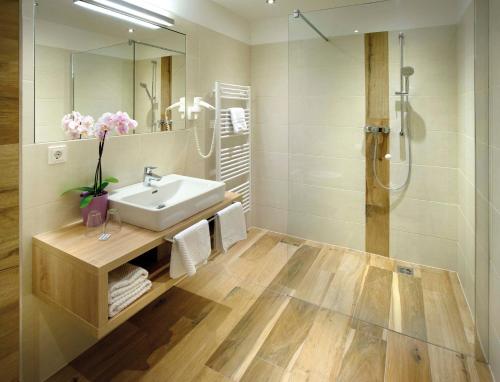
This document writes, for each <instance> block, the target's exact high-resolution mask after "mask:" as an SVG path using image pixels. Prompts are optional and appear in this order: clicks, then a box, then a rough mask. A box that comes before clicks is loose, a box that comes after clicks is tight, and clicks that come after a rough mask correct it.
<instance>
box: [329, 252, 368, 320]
mask: <svg viewBox="0 0 500 382" xmlns="http://www.w3.org/2000/svg"><path fill="white" fill-rule="evenodd" d="M368 261H369V256H366V255H365V256H363V255H361V254H359V253H356V252H352V251H349V250H343V255H342V259H341V261H340V265H339V266H338V269H337V271H336V272H335V276H334V277H333V279H332V282H331V284H330V286H329V287H328V290H327V292H326V294H325V297H324V299H323V303H322V304H321V306H322V307H324V308H327V309H330V310H332V311H335V312H340V313H343V314H346V315H352V314H353V313H354V308H355V306H356V302H357V300H358V297H359V294H360V292H361V287H362V284H363V276H364V274H365V271H366V266H367V263H368Z"/></svg>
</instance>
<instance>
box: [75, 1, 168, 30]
mask: <svg viewBox="0 0 500 382" xmlns="http://www.w3.org/2000/svg"><path fill="white" fill-rule="evenodd" d="M73 4H76V5H79V6H81V7H84V8H87V9H91V10H93V11H96V12H99V13H103V14H105V15H108V16H112V17H116V18H118V19H121V20H125V21H129V22H131V23H134V24H136V25H140V26H142V27H145V28H149V29H159V28H161V27H170V26H172V25H174V23H175V21H174V19H171V18H170V17H167V16H164V15H161V14H159V13H156V12H153V11H150V10H148V9H144V8H141V7H138V6H137V5H134V4H131V3H129V2H126V1H123V0H73Z"/></svg>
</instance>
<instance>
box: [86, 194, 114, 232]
mask: <svg viewBox="0 0 500 382" xmlns="http://www.w3.org/2000/svg"><path fill="white" fill-rule="evenodd" d="M87 195H88V193H83V194H81V195H80V197H82V198H84V197H85V196H87ZM81 211H82V218H83V224H85V225H87V217H88V216H89V212H90V211H99V212H100V213H101V217H102V222H103V223H104V221H105V220H106V213H107V211H108V193H107V192H104V193H103V194H101V195H99V196H95V197H94V198H93V199H92V201H91V202H90V204H89V205H88V206H87V207H85V208H82V209H81Z"/></svg>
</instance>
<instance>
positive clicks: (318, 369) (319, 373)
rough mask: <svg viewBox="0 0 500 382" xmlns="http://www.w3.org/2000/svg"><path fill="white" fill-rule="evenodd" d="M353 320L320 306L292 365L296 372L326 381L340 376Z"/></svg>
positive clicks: (308, 378)
mask: <svg viewBox="0 0 500 382" xmlns="http://www.w3.org/2000/svg"><path fill="white" fill-rule="evenodd" d="M350 322H351V319H350V317H348V316H345V315H343V314H339V313H335V312H332V311H331V310H328V309H321V310H320V311H319V312H318V314H317V315H316V318H315V320H314V323H313V325H312V327H311V330H310V331H309V334H308V336H307V338H306V340H305V341H304V346H303V347H302V349H301V351H300V354H299V356H298V357H297V360H296V362H295V363H294V365H293V367H292V371H293V372H294V375H297V376H300V375H303V376H305V377H306V379H307V380H315V379H317V378H324V379H325V380H327V379H329V378H333V377H335V376H336V375H338V373H339V371H340V367H341V365H342V358H343V356H344V350H345V347H346V343H347V340H348V335H349V332H350V331H351V327H350Z"/></svg>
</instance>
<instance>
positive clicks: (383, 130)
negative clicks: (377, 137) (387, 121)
mask: <svg viewBox="0 0 500 382" xmlns="http://www.w3.org/2000/svg"><path fill="white" fill-rule="evenodd" d="M365 132H366V133H383V134H389V133H390V132H391V128H390V127H383V126H371V125H367V126H365Z"/></svg>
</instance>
